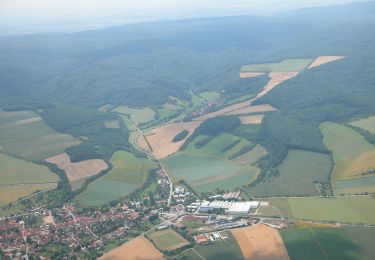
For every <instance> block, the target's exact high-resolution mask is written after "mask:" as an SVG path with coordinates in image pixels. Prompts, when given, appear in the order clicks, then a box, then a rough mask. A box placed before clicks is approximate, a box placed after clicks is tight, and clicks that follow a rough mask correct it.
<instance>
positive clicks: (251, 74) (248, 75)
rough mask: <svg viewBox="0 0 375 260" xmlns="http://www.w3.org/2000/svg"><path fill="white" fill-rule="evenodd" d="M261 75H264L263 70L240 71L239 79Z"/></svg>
mask: <svg viewBox="0 0 375 260" xmlns="http://www.w3.org/2000/svg"><path fill="white" fill-rule="evenodd" d="M262 75H264V72H240V78H241V79H246V78H255V77H258V76H262Z"/></svg>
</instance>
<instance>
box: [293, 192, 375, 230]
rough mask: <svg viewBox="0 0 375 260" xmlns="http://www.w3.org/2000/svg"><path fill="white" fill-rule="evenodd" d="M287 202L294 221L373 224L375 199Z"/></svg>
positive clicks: (294, 200)
mask: <svg viewBox="0 0 375 260" xmlns="http://www.w3.org/2000/svg"><path fill="white" fill-rule="evenodd" d="M287 201H288V204H289V207H290V211H291V213H292V217H293V218H295V219H301V220H315V221H335V222H340V223H353V224H356V223H364V224H371V225H374V224H375V199H374V198H373V197H371V196H350V197H335V198H288V199H287Z"/></svg>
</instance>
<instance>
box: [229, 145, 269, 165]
mask: <svg viewBox="0 0 375 260" xmlns="http://www.w3.org/2000/svg"><path fill="white" fill-rule="evenodd" d="M265 155H267V150H266V149H265V148H264V147H263V146H261V145H259V144H258V145H256V146H255V147H254V148H253V149H252V150H251V151H249V152H247V153H245V154H243V155H241V156H239V157H237V158H235V159H234V161H235V162H238V163H241V164H249V165H252V164H253V163H255V162H257V161H258V160H259V159H260V158H262V157H263V156H265Z"/></svg>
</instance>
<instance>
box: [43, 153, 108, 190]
mask: <svg viewBox="0 0 375 260" xmlns="http://www.w3.org/2000/svg"><path fill="white" fill-rule="evenodd" d="M46 161H47V162H49V163H53V164H56V165H57V166H58V167H59V168H60V169H62V170H64V172H65V174H66V176H67V177H68V179H69V181H70V182H75V181H79V183H81V184H82V183H83V181H84V180H85V179H86V178H88V177H90V176H94V175H96V174H98V173H100V172H101V171H103V170H105V169H107V168H108V165H107V164H106V163H105V161H103V160H102V159H91V160H85V161H81V162H76V163H72V162H71V161H70V158H69V155H68V154H66V153H62V154H59V155H56V156H53V157H50V158H48V159H46ZM76 183H77V182H76ZM72 186H73V185H72ZM72 188H73V190H74V189H78V188H80V185H74V187H72Z"/></svg>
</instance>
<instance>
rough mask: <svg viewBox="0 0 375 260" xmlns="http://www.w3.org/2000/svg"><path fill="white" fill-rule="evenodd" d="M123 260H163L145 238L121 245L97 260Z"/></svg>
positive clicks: (140, 237) (161, 255)
mask: <svg viewBox="0 0 375 260" xmlns="http://www.w3.org/2000/svg"><path fill="white" fill-rule="evenodd" d="M125 256H126V257H125ZM125 258H126V259H129V260H139V259H148V260H159V259H163V254H162V253H160V252H159V251H158V250H157V249H156V248H155V247H154V245H153V244H152V243H151V242H150V241H148V240H147V239H146V238H145V237H143V236H139V237H136V238H134V239H132V240H130V241H129V242H127V243H125V244H123V245H122V246H120V247H117V248H115V249H113V250H112V251H110V252H108V253H107V254H105V255H103V256H102V257H100V258H99V259H100V260H122V259H125Z"/></svg>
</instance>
